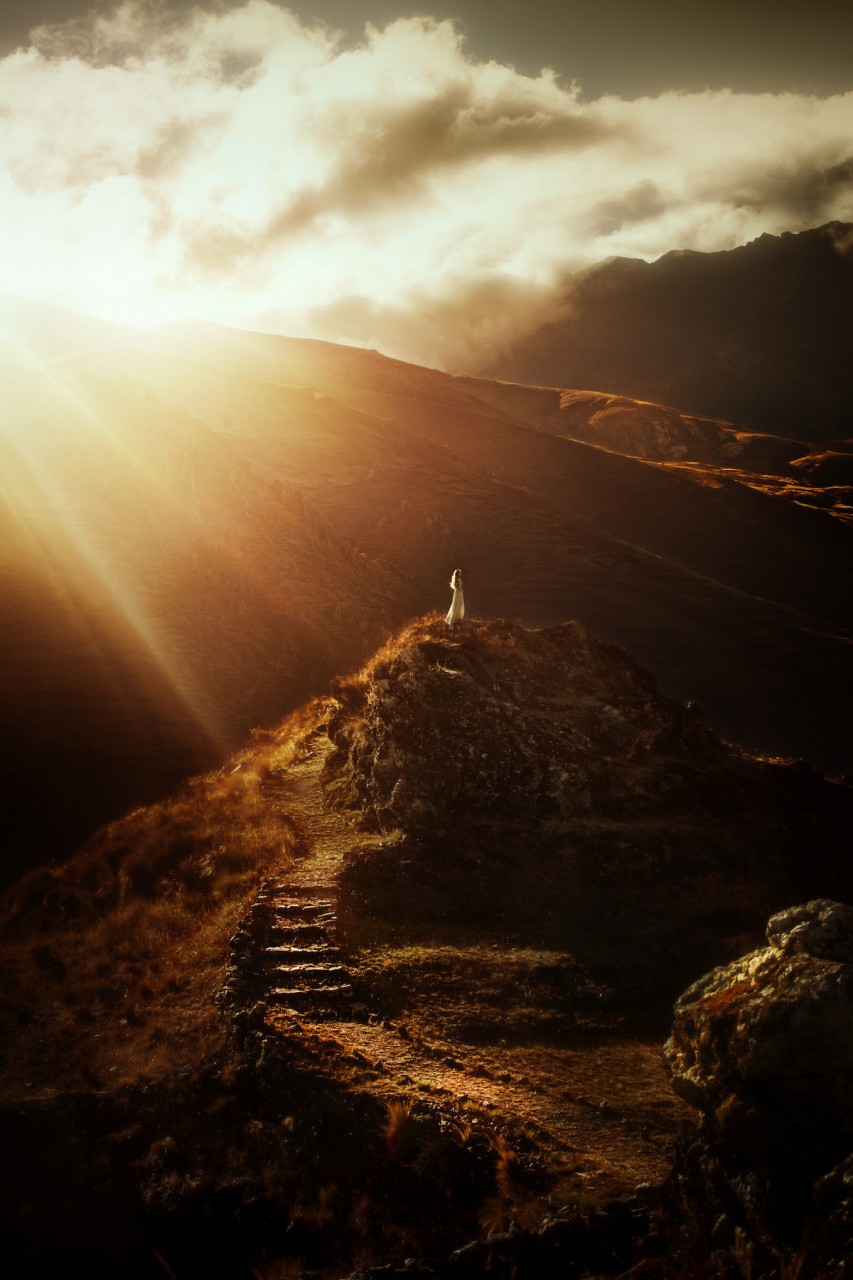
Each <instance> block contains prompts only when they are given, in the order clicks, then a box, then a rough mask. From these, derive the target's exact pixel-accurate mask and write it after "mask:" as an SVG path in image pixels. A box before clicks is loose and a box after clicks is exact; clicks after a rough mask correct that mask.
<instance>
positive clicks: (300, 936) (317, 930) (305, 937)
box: [269, 924, 329, 942]
mask: <svg viewBox="0 0 853 1280" xmlns="http://www.w3.org/2000/svg"><path fill="white" fill-rule="evenodd" d="M269 936H270V937H271V938H277V939H278V940H279V941H281V942H286V941H287V939H288V938H289V939H291V940H292V941H293V942H308V941H312V942H322V941H324V940H326V939H327V938H328V936H329V935H328V932H327V930H326V926H325V925H322V924H273V925H270V930H269Z"/></svg>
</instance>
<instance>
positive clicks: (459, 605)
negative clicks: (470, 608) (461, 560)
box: [445, 569, 465, 627]
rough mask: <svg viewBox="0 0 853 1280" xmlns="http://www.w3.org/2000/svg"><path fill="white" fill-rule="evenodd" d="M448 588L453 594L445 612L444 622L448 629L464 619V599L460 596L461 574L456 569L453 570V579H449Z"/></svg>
mask: <svg viewBox="0 0 853 1280" xmlns="http://www.w3.org/2000/svg"><path fill="white" fill-rule="evenodd" d="M450 588H451V590H452V592H453V599H452V600H451V602H450V608H449V609H448V610H447V617H446V618H445V621H446V623H447V625H448V626H449V627H452V626H453V625H454V623H456V622H461V621H462V619H463V618H464V617H465V597H464V596H463V594H462V574H461V573H460V572H459V570H458V569H454V570H453V577H452V578H451V579H450Z"/></svg>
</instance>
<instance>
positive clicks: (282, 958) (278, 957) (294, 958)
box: [261, 943, 341, 967]
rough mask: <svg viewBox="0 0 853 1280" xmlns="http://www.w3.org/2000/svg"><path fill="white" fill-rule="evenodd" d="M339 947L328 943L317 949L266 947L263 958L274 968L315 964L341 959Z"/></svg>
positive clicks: (319, 944)
mask: <svg viewBox="0 0 853 1280" xmlns="http://www.w3.org/2000/svg"><path fill="white" fill-rule="evenodd" d="M340 955H341V953H340V951H339V949H338V948H337V947H333V946H330V945H329V944H327V943H318V945H317V946H315V947H286V946H285V947H265V948H264V950H263V951H262V953H261V956H262V958H264V959H266V960H268V961H271V962H272V964H273V967H277V966H278V965H279V964H280V963H284V964H286V965H296V964H313V963H315V962H316V961H318V960H330V961H335V960H339V959H340Z"/></svg>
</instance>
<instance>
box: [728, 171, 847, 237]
mask: <svg viewBox="0 0 853 1280" xmlns="http://www.w3.org/2000/svg"><path fill="white" fill-rule="evenodd" d="M730 200H731V203H732V204H733V205H736V206H739V207H743V208H750V209H755V210H758V211H761V210H765V209H773V210H777V211H778V212H779V213H780V214H782V215H784V216H786V217H790V218H793V219H796V221H797V222H798V223H799V224H805V225H812V226H816V225H818V224H819V223H821V222H826V221H829V220H830V219H832V218H836V217H839V216H840V217H842V218H853V156H851V157H848V158H846V159H844V160H841V161H834V162H827V161H826V160H823V161H821V160H820V159H819V158H815V159H813V160H810V161H806V162H804V161H803V160H802V159H799V160H798V162H797V163H791V162H789V161H784V160H783V161H776V162H775V163H773V164H770V165H768V166H767V167H765V168H761V169H758V170H757V171H752V172H751V173H750V174H749V175H748V176H739V177H738V178H737V179H736V180H735V181H734V182H733V184H732V187H731V191H730ZM839 205H840V206H841V208H840V209H839Z"/></svg>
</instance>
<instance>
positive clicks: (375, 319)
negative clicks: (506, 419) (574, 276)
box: [267, 272, 568, 372]
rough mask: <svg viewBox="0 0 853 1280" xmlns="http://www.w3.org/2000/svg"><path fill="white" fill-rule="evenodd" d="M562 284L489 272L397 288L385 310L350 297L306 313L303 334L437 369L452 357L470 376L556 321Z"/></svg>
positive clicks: (563, 294) (562, 310)
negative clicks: (439, 285) (444, 284)
mask: <svg viewBox="0 0 853 1280" xmlns="http://www.w3.org/2000/svg"><path fill="white" fill-rule="evenodd" d="M565 285H566V281H565V279H562V280H560V281H554V282H551V283H549V284H547V285H535V284H532V283H530V282H528V281H524V280H518V279H514V278H512V277H510V276H506V275H501V274H500V273H498V272H493V273H491V274H490V275H486V276H481V277H479V278H477V279H470V280H466V281H461V282H458V283H457V284H456V285H455V287H452V288H446V289H444V290H429V289H424V288H416V289H409V290H401V292H400V296H399V298H398V300H397V301H396V302H395V303H393V304H380V303H376V302H374V301H372V300H371V299H369V298H366V297H361V296H357V295H353V296H350V297H346V298H341V299H339V300H338V301H337V302H334V303H332V304H331V305H329V306H325V307H316V308H314V309H312V310H311V311H309V312H307V313H306V331H307V332H312V331H313V332H315V333H316V334H317V335H318V336H323V337H331V338H332V340H333V341H337V342H343V343H350V344H356V345H359V346H367V347H378V348H379V349H381V350H383V351H385V352H387V353H389V354H391V355H394V356H396V357H397V358H398V359H404V360H414V361H416V362H417V361H420V362H421V363H430V364H439V365H444V364H446V363H447V362H448V361H449V360H451V359H452V360H453V361H454V362H455V363H456V364H457V365H458V366H460V367H462V366H464V367H465V368H467V369H470V370H471V371H472V372H476V370H477V369H478V368H480V367H482V368H486V367H487V366H488V364H489V362H490V361H491V360H494V359H496V358H499V357H501V356H502V355H505V354H507V353H508V352H509V351H510V350H511V349H512V346H513V344H514V343H515V342H516V341H517V339H518V338H519V337H520V336H521V335H522V334H524V333H528V332H530V331H531V330H532V329H535V328H538V326H539V325H541V324H547V323H548V322H552V323H553V322H556V321H557V320H559V319H561V318H563V317H564V315H565V313H566V310H567V307H568V303H567V301H566V289H565ZM267 319H268V320H273V321H274V319H275V317H274V316H268V317H267Z"/></svg>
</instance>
